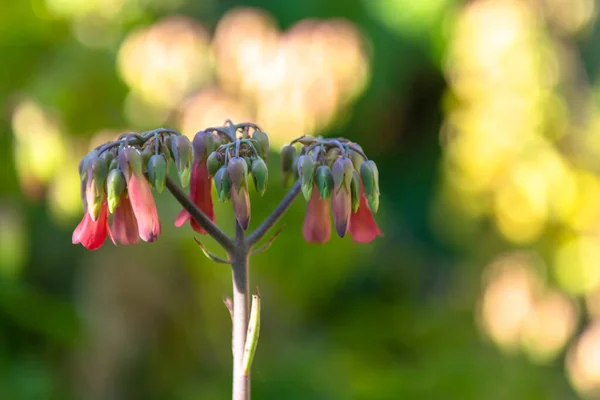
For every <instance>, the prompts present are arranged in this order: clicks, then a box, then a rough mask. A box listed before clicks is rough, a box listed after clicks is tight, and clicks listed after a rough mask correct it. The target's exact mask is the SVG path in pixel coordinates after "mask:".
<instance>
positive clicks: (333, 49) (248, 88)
mask: <svg viewBox="0 0 600 400" xmlns="http://www.w3.org/2000/svg"><path fill="white" fill-rule="evenodd" d="M365 42H366V41H365V38H364V37H363V36H362V35H361V33H360V32H359V31H358V29H356V27H355V26H354V25H353V24H352V23H350V22H348V21H345V20H341V19H338V20H324V21H317V20H302V21H300V22H299V23H297V24H296V25H294V26H293V27H292V28H291V29H290V30H289V31H287V32H285V33H281V32H279V30H278V29H277V28H276V26H275V23H274V22H273V20H272V18H271V17H270V16H269V15H267V14H266V13H264V12H261V11H257V10H254V9H248V8H242V9H235V10H232V11H230V12H229V13H227V14H226V15H225V16H224V17H223V18H222V20H221V21H220V22H219V25H218V27H217V31H216V34H215V40H214V54H215V60H216V73H217V77H218V81H219V83H220V85H221V86H222V87H223V89H224V90H225V91H226V92H228V93H231V94H232V95H233V96H236V97H239V99H240V100H241V101H242V102H243V103H244V104H246V105H247V107H248V109H253V110H255V116H256V120H257V121H260V125H261V127H262V128H263V129H265V130H267V131H268V132H269V133H270V139H271V141H272V142H273V143H274V144H276V145H281V144H283V143H285V142H287V141H289V140H290V139H292V138H294V137H297V136H299V135H302V134H314V133H318V132H319V131H320V130H322V129H324V128H325V127H326V126H327V125H328V124H330V123H331V122H332V121H333V119H334V118H335V117H336V116H337V115H338V114H339V113H340V112H341V111H343V110H344V109H345V107H346V106H348V104H350V103H351V102H352V101H353V100H354V99H355V98H356V97H357V96H358V95H359V94H360V93H361V92H362V91H363V90H364V87H365V85H366V82H367V80H368V74H369V68H368V60H367V54H366V51H365Z"/></svg>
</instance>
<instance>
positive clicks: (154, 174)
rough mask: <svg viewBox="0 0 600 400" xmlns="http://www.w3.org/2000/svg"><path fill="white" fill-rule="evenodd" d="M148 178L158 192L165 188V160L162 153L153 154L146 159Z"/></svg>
mask: <svg viewBox="0 0 600 400" xmlns="http://www.w3.org/2000/svg"><path fill="white" fill-rule="evenodd" d="M148 178H149V181H150V182H151V183H152V186H154V188H155V189H156V191H157V192H158V193H161V192H162V191H163V189H164V188H165V183H166V180H167V160H166V159H165V157H164V156H163V155H162V154H155V155H153V156H152V157H150V160H149V161H148Z"/></svg>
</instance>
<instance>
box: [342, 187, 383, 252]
mask: <svg viewBox="0 0 600 400" xmlns="http://www.w3.org/2000/svg"><path fill="white" fill-rule="evenodd" d="M349 231H350V235H351V236H352V240H353V241H354V242H356V243H369V242H372V241H373V240H374V239H375V238H376V237H377V236H383V234H382V233H381V231H380V230H379V227H378V226H377V223H376V222H375V219H374V218H373V214H372V213H371V209H370V208H369V203H368V201H367V196H366V195H365V191H364V189H363V184H362V181H361V183H360V204H359V206H358V210H357V211H356V213H352V215H351V216H350V227H349Z"/></svg>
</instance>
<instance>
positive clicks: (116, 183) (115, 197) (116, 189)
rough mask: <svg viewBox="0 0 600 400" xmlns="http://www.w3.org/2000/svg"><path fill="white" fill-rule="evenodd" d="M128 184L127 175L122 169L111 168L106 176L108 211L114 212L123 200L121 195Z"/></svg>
mask: <svg viewBox="0 0 600 400" xmlns="http://www.w3.org/2000/svg"><path fill="white" fill-rule="evenodd" d="M126 185H127V183H126V181H125V176H124V175H123V173H122V172H121V170H120V169H111V170H110V172H109V173H108V177H107V178H106V198H107V200H108V211H110V213H111V214H112V213H114V212H115V210H116V209H117V206H118V205H119V203H120V202H121V195H122V194H123V191H124V190H125V186H126Z"/></svg>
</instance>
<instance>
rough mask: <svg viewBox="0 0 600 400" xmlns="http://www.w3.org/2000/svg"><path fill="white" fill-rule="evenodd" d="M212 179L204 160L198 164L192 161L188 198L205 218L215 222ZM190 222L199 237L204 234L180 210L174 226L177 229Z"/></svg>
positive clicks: (187, 214) (190, 218) (196, 224)
mask: <svg viewBox="0 0 600 400" xmlns="http://www.w3.org/2000/svg"><path fill="white" fill-rule="evenodd" d="M211 189H212V178H211V177H210V174H209V173H208V167H207V166H206V160H204V161H202V162H200V161H196V160H194V164H193V165H192V179H191V182H190V198H191V199H192V201H193V202H194V204H196V206H198V208H200V209H201V210H202V212H204V214H206V216H207V217H208V218H209V219H210V220H211V221H213V222H215V210H214V207H213V202H212V196H211ZM188 221H191V225H192V229H193V230H195V231H196V232H198V233H199V234H201V235H204V234H206V231H205V230H204V228H202V226H200V224H198V222H196V220H194V219H193V218H192V217H191V215H190V214H189V213H188V212H187V211H186V210H181V212H180V213H179V215H177V218H176V219H175V226H177V227H179V226H182V225H183V224H185V223H186V222H188Z"/></svg>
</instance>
